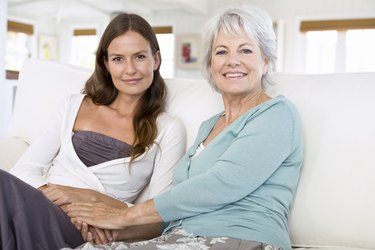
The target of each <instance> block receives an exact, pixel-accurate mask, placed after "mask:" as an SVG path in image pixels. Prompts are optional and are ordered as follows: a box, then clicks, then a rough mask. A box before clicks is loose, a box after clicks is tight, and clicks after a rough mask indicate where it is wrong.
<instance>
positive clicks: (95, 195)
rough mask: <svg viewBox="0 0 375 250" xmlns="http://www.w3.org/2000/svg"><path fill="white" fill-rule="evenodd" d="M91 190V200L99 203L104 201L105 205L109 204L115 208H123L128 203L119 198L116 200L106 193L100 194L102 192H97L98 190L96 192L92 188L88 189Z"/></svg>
mask: <svg viewBox="0 0 375 250" xmlns="http://www.w3.org/2000/svg"><path fill="white" fill-rule="evenodd" d="M90 191H91V192H90V193H91V197H90V199H91V202H101V203H104V204H106V205H109V206H111V207H115V208H125V207H128V205H127V204H126V203H124V202H122V201H120V200H117V199H115V198H112V197H110V196H108V195H105V194H102V193H99V192H96V191H94V190H90Z"/></svg>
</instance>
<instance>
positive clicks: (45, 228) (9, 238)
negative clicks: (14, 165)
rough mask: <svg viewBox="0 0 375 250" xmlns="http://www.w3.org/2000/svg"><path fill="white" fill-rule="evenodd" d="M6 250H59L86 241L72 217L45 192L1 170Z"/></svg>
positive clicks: (0, 234)
mask: <svg viewBox="0 0 375 250" xmlns="http://www.w3.org/2000/svg"><path fill="white" fill-rule="evenodd" d="M0 218H1V219H0V239H1V241H0V242H1V245H2V248H3V249H59V248H62V247H75V246H78V245H80V244H82V243H83V242H84V241H83V240H82V237H81V235H80V233H79V232H78V231H77V229H76V228H75V227H74V225H73V224H72V223H71V222H70V220H69V218H68V216H66V214H65V213H64V212H63V211H62V210H61V209H60V208H59V207H57V206H55V205H54V204H53V203H52V202H50V201H49V200H48V199H47V198H46V197H45V196H44V195H43V193H42V192H40V191H39V190H37V189H35V188H33V187H32V186H30V185H28V184H26V183H25V182H23V181H21V180H20V179H18V178H16V177H14V176H13V175H11V174H9V173H7V172H5V171H3V170H0Z"/></svg>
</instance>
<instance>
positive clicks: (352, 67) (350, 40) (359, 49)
mask: <svg viewBox="0 0 375 250" xmlns="http://www.w3.org/2000/svg"><path fill="white" fill-rule="evenodd" d="M374 45H375V29H366V30H348V31H347V32H346V64H345V65H346V71H348V72H361V71H362V72H363V71H374V72H375V63H374V58H375V46H374Z"/></svg>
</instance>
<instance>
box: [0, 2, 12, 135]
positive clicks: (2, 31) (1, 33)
mask: <svg viewBox="0 0 375 250" xmlns="http://www.w3.org/2000/svg"><path fill="white" fill-rule="evenodd" d="M7 7H8V2H7V0H0V69H5V41H6V30H7V18H6V17H7ZM9 96H10V95H9V94H8V88H7V85H6V81H5V71H4V70H0V136H3V135H4V134H6V132H7V131H8V124H9V123H8V122H7V119H8V118H9V112H10V108H9V106H8V105H7V103H9V102H8V100H7V97H9Z"/></svg>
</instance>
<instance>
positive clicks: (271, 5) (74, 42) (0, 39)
mask: <svg viewBox="0 0 375 250" xmlns="http://www.w3.org/2000/svg"><path fill="white" fill-rule="evenodd" d="M228 4H236V5H241V4H252V5H256V6H259V7H261V8H263V9H264V10H265V11H267V12H268V13H269V14H270V15H271V16H272V18H273V21H274V29H275V32H276V34H277V38H278V64H277V67H276V70H277V71H279V72H284V73H301V74H302V73H309V74H326V73H342V72H374V71H375V64H374V63H373V58H375V47H374V46H373V44H375V1H373V0H315V1H308V0H247V1H246V0H152V1H150V0H107V1H101V0H32V1H31V0H0V68H2V69H5V70H2V71H1V72H0V120H1V123H0V136H3V135H5V134H7V133H8V132H9V129H10V124H9V121H10V117H11V114H12V109H13V99H14V96H15V93H16V90H17V79H18V72H19V70H20V69H21V67H22V62H23V61H24V60H25V58H39V59H42V60H51V61H56V62H61V63H66V64H73V65H77V66H81V67H87V68H89V69H92V68H93V67H94V62H93V60H94V53H95V50H96V46H97V44H98V41H99V38H100V36H101V34H102V32H103V29H104V28H105V27H106V25H107V24H108V22H109V21H110V20H111V18H112V17H114V16H115V15H116V14H117V13H119V12H134V13H137V14H140V15H142V16H143V17H145V18H146V19H147V20H148V21H149V22H150V23H151V24H152V26H153V27H154V29H155V32H156V33H157V36H158V39H159V42H160V44H161V50H162V58H163V63H162V69H161V73H162V75H163V76H164V77H165V78H201V73H200V61H199V60H200V59H199V55H200V41H201V34H200V30H201V28H202V24H203V23H204V22H205V21H206V20H207V18H208V17H209V16H211V14H212V13H213V12H214V11H215V10H216V9H218V8H220V7H222V6H224V5H228ZM51 84H53V79H51Z"/></svg>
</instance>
